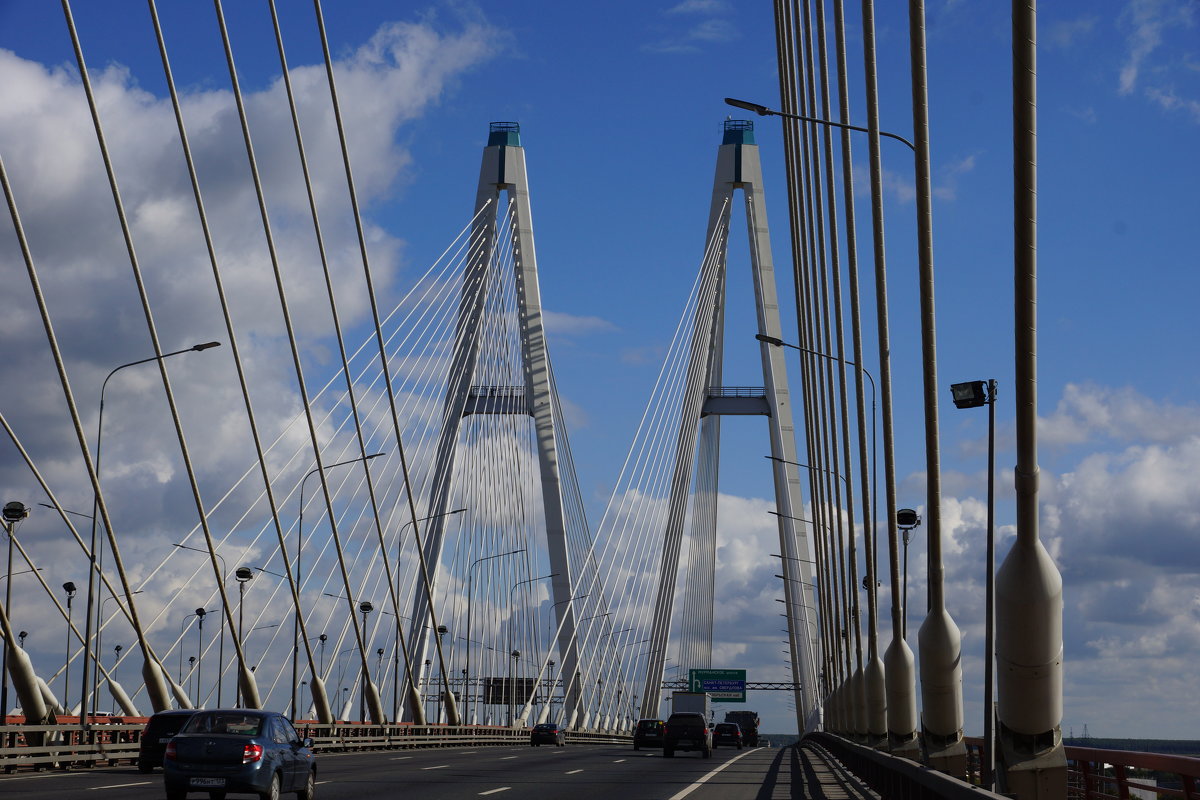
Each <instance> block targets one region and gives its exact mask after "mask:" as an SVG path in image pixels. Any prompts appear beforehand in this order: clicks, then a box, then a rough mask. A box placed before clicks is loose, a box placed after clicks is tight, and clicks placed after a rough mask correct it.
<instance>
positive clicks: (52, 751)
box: [0, 721, 632, 772]
mask: <svg viewBox="0 0 1200 800" xmlns="http://www.w3.org/2000/svg"><path fill="white" fill-rule="evenodd" d="M144 728H145V721H139V722H119V723H108V724H101V725H93V726H91V727H89V728H88V729H87V730H83V729H81V728H80V727H79V725H78V724H68V725H8V726H4V727H0V768H2V769H3V770H5V771H7V772H11V771H13V770H14V769H18V768H20V769H29V768H32V769H43V768H66V767H86V766H93V765H101V764H103V765H107V766H111V765H115V764H120V763H123V762H128V763H132V762H136V761H137V757H138V748H139V746H140V742H141V735H142V731H143V730H144ZM296 728H297V730H298V731H299V732H300V735H301V736H308V737H312V740H313V748H314V749H315V750H317V751H318V752H327V753H331V752H353V751H369V750H400V749H406V748H418V747H420V748H424V747H453V746H461V745H470V746H477V745H478V746H488V745H493V746H498V745H505V744H518V743H522V742H528V741H529V732H530V729H529V728H503V727H488V726H479V725H468V726H463V727H455V728H452V727H449V726H446V725H369V724H368V725H363V724H339V725H319V724H313V723H310V724H304V723H300V724H298V725H297V726H296ZM567 741H568V742H571V743H577V744H584V743H586V744H617V743H619V744H625V743H628V742H630V741H632V739H631V737H630V736H629V735H627V734H617V733H605V732H602V731H568V732H567Z"/></svg>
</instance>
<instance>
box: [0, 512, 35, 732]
mask: <svg viewBox="0 0 1200 800" xmlns="http://www.w3.org/2000/svg"><path fill="white" fill-rule="evenodd" d="M3 516H4V530H5V532H6V533H7V534H8V567H7V569H6V570H5V573H4V574H5V580H4V583H5V586H4V613H5V614H7V613H9V610H10V609H11V608H12V575H13V571H12V551H13V533H14V531H15V530H16V528H17V523H18V522H20V521H21V520H23V519H25V518H26V517H28V516H29V509H28V508H26V507H25V504H24V503H22V502H20V501H19V500H13V501H12V502H10V503H5V504H4V512H3ZM9 646H10V645H9V643H5V645H4V655H3V657H2V658H0V672H2V674H0V682H2V683H0V685H2V687H3V688H0V725H7V724H8V648H9Z"/></svg>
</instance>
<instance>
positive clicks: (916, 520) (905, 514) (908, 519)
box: [896, 508, 921, 638]
mask: <svg viewBox="0 0 1200 800" xmlns="http://www.w3.org/2000/svg"><path fill="white" fill-rule="evenodd" d="M920 524H921V515H920V514H918V513H917V512H916V511H913V510H912V509H911V508H902V509H900V510H899V511H897V512H896V527H897V528H899V529H900V532H901V533H902V534H904V540H903V541H904V589H903V590H902V591H901V597H902V598H903V599H902V601H901V603H900V615H901V616H900V635H901V636H903V637H905V638H907V637H908V542H909V539H910V538H912V532H913V528H916V527H917V526H918V525H920Z"/></svg>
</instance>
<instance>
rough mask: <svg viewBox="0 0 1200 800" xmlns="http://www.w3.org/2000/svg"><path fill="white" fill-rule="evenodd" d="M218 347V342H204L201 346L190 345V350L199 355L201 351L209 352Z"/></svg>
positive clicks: (219, 344)
mask: <svg viewBox="0 0 1200 800" xmlns="http://www.w3.org/2000/svg"><path fill="white" fill-rule="evenodd" d="M220 346H221V343H220V342H204V343H203V344H197V345H192V349H193V350H195V351H196V352H197V353H199V352H200V351H201V350H211V349H212V348H214V347H220Z"/></svg>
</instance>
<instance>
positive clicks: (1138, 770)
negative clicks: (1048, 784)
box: [1066, 746, 1200, 800]
mask: <svg viewBox="0 0 1200 800" xmlns="http://www.w3.org/2000/svg"><path fill="white" fill-rule="evenodd" d="M1066 750H1067V792H1068V795H1067V796H1068V797H1069V798H1071V800H1107V799H1108V798H1121V799H1122V800H1123V799H1124V798H1128V797H1182V798H1188V800H1192V798H1196V799H1198V800H1200V792H1198V791H1197V786H1200V758H1191V757H1188V756H1174V755H1165V754H1163V753H1139V752H1134V751H1128V750H1100V749H1098V748H1092V747H1071V746H1068V747H1067V748H1066Z"/></svg>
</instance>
